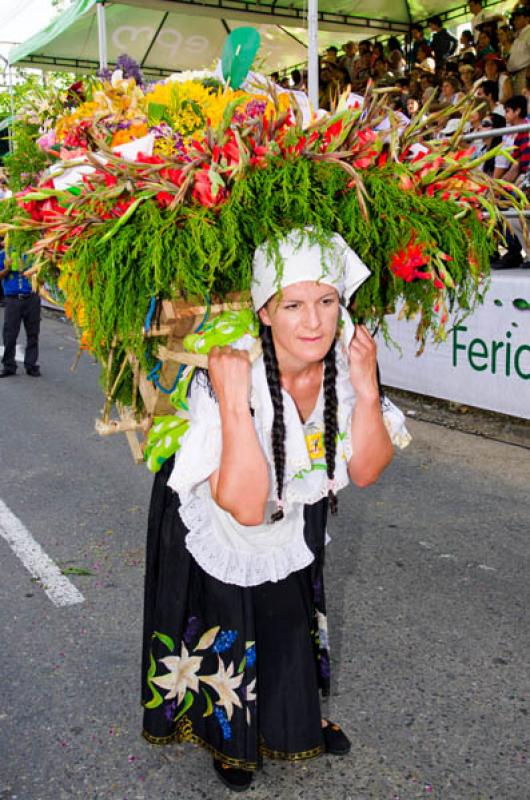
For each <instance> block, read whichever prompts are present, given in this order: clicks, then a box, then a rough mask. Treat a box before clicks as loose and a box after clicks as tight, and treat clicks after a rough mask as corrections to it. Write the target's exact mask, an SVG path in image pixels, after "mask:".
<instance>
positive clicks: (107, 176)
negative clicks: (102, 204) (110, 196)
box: [103, 172, 118, 186]
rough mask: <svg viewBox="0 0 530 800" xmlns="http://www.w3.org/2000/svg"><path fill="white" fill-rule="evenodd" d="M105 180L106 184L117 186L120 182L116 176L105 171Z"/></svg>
mask: <svg viewBox="0 0 530 800" xmlns="http://www.w3.org/2000/svg"><path fill="white" fill-rule="evenodd" d="M103 180H104V181H105V186H116V184H117V183H118V179H117V178H116V176H115V175H111V174H110V173H109V172H104V173H103Z"/></svg>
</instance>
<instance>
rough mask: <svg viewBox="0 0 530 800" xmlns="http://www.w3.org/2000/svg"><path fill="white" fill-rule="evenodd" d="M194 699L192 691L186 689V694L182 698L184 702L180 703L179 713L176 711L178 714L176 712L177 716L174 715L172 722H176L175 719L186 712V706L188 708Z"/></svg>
mask: <svg viewBox="0 0 530 800" xmlns="http://www.w3.org/2000/svg"><path fill="white" fill-rule="evenodd" d="M194 700H195V698H194V696H193V693H192V692H190V690H189V689H188V691H187V692H186V696H185V698H184V703H183V704H182V708H181V709H180V711H179V713H178V714H177V716H176V717H175V719H174V722H177V720H179V719H180V718H181V717H182V716H183V714H185V713H186V711H187V710H188V708H189V707H190V706H191V705H193V701H194Z"/></svg>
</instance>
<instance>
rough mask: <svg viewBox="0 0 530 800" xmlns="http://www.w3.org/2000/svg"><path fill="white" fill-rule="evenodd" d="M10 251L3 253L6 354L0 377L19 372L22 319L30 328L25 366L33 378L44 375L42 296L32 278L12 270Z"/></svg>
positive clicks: (0, 270)
mask: <svg viewBox="0 0 530 800" xmlns="http://www.w3.org/2000/svg"><path fill="white" fill-rule="evenodd" d="M11 267H12V264H11V258H10V254H8V253H7V252H6V251H1V252H0V280H1V281H2V285H3V289H4V302H5V310H4V357H3V359H2V363H3V366H4V368H3V370H2V371H1V372H0V378H8V377H9V376H10V375H15V374H16V371H17V364H16V361H15V351H16V345H17V338H18V334H19V331H20V324H21V322H23V323H24V329H25V331H26V338H27V342H26V352H25V355H24V367H25V370H26V372H27V374H28V375H31V377H32V378H38V377H39V376H40V374H41V373H40V367H39V365H38V360H39V331H40V297H39V295H38V294H37V292H33V291H32V289H31V284H30V282H29V280H28V279H27V278H26V277H25V275H24V274H23V272H19V271H18V270H17V269H12V268H11Z"/></svg>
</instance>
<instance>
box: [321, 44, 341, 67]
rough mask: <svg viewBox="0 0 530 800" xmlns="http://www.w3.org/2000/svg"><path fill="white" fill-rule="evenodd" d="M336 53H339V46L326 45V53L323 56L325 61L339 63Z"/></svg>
mask: <svg viewBox="0 0 530 800" xmlns="http://www.w3.org/2000/svg"><path fill="white" fill-rule="evenodd" d="M338 53H339V48H338V47H335V45H334V44H332V45H330V46H329V47H326V54H325V56H324V59H325V61H327V62H328V64H338V63H339V56H338Z"/></svg>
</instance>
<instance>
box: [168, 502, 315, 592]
mask: <svg viewBox="0 0 530 800" xmlns="http://www.w3.org/2000/svg"><path fill="white" fill-rule="evenodd" d="M181 500H182V498H181ZM179 513H180V516H181V519H182V521H183V523H184V525H185V526H186V527H187V528H188V531H189V533H188V534H187V536H186V549H187V550H188V551H189V553H191V555H192V556H193V558H194V559H195V561H196V562H197V564H199V566H200V567H202V569H203V570H204V571H205V572H207V573H208V575H211V576H212V577H213V578H217V580H219V581H221V582H222V583H229V584H235V585H236V586H258V585H259V584H261V583H265V582H266V581H272V582H273V583H276V582H277V581H281V580H283V579H284V578H286V577H287V576H288V575H290V574H291V573H292V572H296V571H298V570H300V569H304V568H305V567H307V566H309V564H311V563H312V561H313V560H314V555H313V553H312V552H311V550H310V549H309V548H308V547H307V545H306V543H305V540H304V537H303V523H302V526H301V529H300V530H299V531H297V530H295V531H293V536H292V537H291V539H290V540H289V541H287V542H284V543H283V544H282V545H281V547H275V546H274V545H271V547H270V549H268V550H267V551H265V552H260V551H250V552H242V551H241V550H235V549H233V548H230V547H228V546H227V545H226V544H225V543H223V542H221V541H220V540H219V537H218V535H217V532H216V530H215V527H214V525H213V524H212V520H211V517H210V514H209V511H208V507H207V505H206V503H205V502H204V501H203V499H202V498H201V497H199V496H197V495H195V494H192V495H188V497H187V498H186V499H185V500H183V501H182V505H181V506H180V509H179ZM251 531H252V529H251V528H249V536H252V532H251Z"/></svg>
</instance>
